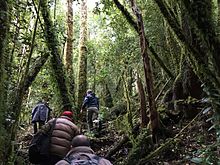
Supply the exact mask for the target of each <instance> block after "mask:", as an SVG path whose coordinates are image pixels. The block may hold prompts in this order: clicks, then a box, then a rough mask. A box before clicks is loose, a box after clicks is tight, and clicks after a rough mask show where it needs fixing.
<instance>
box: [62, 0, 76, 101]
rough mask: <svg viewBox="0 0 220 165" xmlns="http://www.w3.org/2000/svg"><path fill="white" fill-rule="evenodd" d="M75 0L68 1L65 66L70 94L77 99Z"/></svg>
mask: <svg viewBox="0 0 220 165" xmlns="http://www.w3.org/2000/svg"><path fill="white" fill-rule="evenodd" d="M72 6H73V0H67V42H66V51H65V56H64V64H65V67H66V73H67V78H68V86H69V91H70V94H71V96H72V98H73V100H74V98H75V92H74V90H75V81H74V71H73V7H72Z"/></svg>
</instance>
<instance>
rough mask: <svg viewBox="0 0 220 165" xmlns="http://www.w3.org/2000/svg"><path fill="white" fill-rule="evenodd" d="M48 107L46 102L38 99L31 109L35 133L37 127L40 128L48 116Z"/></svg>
mask: <svg viewBox="0 0 220 165" xmlns="http://www.w3.org/2000/svg"><path fill="white" fill-rule="evenodd" d="M50 111H51V109H50V107H49V106H48V105H47V103H45V102H42V101H39V102H38V103H37V105H36V106H35V107H34V108H33V109H32V113H31V118H32V121H31V122H32V123H33V127H34V134H36V133H37V131H38V129H40V128H41V127H42V126H43V125H44V124H45V123H46V122H47V121H48V120H49V117H50Z"/></svg>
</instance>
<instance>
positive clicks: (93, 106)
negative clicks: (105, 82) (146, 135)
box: [80, 89, 99, 131]
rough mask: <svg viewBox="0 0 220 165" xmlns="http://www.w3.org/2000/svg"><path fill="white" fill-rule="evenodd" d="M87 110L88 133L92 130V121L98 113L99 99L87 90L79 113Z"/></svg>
mask: <svg viewBox="0 0 220 165" xmlns="http://www.w3.org/2000/svg"><path fill="white" fill-rule="evenodd" d="M85 108H86V109H87V124H88V129H89V131H91V130H92V128H93V119H97V118H98V113H99V98H98V97H96V96H95V93H93V92H92V90H90V89H89V90H87V92H86V96H85V98H84V101H83V104H82V107H81V111H80V112H81V113H82V112H83V110H84V109H85Z"/></svg>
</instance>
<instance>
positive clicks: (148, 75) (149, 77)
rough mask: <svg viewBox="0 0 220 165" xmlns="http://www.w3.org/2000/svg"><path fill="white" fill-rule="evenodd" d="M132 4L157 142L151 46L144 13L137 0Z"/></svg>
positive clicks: (158, 125) (154, 138)
mask: <svg viewBox="0 0 220 165" xmlns="http://www.w3.org/2000/svg"><path fill="white" fill-rule="evenodd" d="M131 6H132V11H133V12H134V14H135V15H136V18H137V25H138V29H139V37H140V46H141V54H142V59H143V64H144V74H145V81H146V86H147V93H148V101H149V112H150V121H151V129H152V135H153V141H154V142H155V143H156V142H157V136H158V135H157V134H158V130H159V128H160V124H159V115H158V112H157V108H156V103H155V100H154V94H153V91H154V88H153V73H152V68H151V63H150V58H149V55H148V53H147V48H148V46H149V43H148V41H147V39H146V37H145V30H144V24H143V19H142V14H141V11H140V10H139V8H138V7H137V5H136V2H135V0H131Z"/></svg>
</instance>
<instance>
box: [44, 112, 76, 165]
mask: <svg viewBox="0 0 220 165" xmlns="http://www.w3.org/2000/svg"><path fill="white" fill-rule="evenodd" d="M54 120H55V119H51V120H49V121H48V123H47V124H46V125H45V126H44V127H42V131H43V132H44V133H47V132H49V130H50V128H51V127H52V125H53V121H54ZM78 134H79V128H78V127H77V126H76V125H75V124H74V123H73V113H72V112H71V111H64V112H63V113H62V114H61V116H60V117H58V118H56V122H55V125H54V129H53V131H52V135H51V144H50V149H49V151H50V155H49V158H48V159H49V160H46V161H45V160H44V161H43V162H42V163H40V164H41V165H54V164H56V162H58V161H59V160H62V159H63V157H64V156H65V155H66V154H67V152H68V151H69V150H70V148H71V141H72V139H73V138H74V137H75V136H76V135H78Z"/></svg>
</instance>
